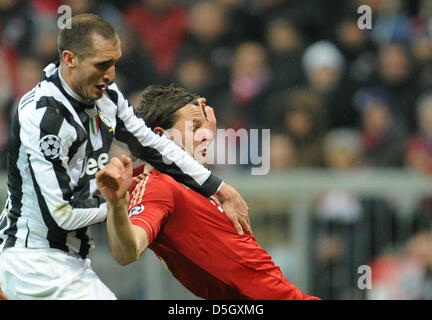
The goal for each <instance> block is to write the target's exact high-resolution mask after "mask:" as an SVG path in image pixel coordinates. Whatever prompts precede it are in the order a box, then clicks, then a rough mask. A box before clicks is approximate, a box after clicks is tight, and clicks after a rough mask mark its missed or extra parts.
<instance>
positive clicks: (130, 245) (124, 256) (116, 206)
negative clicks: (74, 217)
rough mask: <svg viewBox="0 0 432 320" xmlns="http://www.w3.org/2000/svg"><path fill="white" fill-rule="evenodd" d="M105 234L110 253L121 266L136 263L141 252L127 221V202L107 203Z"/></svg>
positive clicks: (123, 200)
mask: <svg viewBox="0 0 432 320" xmlns="http://www.w3.org/2000/svg"><path fill="white" fill-rule="evenodd" d="M107 207H108V216H107V232H108V241H109V245H110V248H111V253H112V255H113V257H114V259H115V260H116V261H117V262H118V263H119V264H121V265H127V264H129V263H132V262H134V261H136V260H137V259H138V258H139V256H140V254H141V251H143V250H140V248H139V245H138V239H137V238H136V236H135V233H134V230H133V226H132V224H131V222H130V221H129V217H128V212H127V201H126V199H121V200H119V201H116V202H115V203H111V202H107Z"/></svg>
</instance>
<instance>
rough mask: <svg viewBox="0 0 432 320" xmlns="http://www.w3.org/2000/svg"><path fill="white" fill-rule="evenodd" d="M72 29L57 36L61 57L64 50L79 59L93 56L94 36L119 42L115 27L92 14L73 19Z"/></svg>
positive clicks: (65, 30)
mask: <svg viewBox="0 0 432 320" xmlns="http://www.w3.org/2000/svg"><path fill="white" fill-rule="evenodd" d="M71 22H72V23H71V28H69V29H68V28H64V29H61V30H60V31H59V32H58V35H57V51H58V54H59V57H60V61H61V59H62V58H61V56H62V52H63V51H64V50H70V51H72V52H73V53H74V54H75V55H76V56H77V57H78V59H83V58H85V57H86V56H89V55H92V54H93V52H94V51H93V42H92V36H93V34H95V33H96V34H98V35H100V36H102V37H103V38H105V39H108V40H112V41H113V42H114V43H115V42H117V41H118V35H117V32H116V30H115V29H114V27H113V26H112V25H111V24H110V23H109V22H107V21H105V20H104V19H102V18H101V17H99V16H97V15H95V14H91V13H85V14H79V15H76V16H73V17H72V20H71Z"/></svg>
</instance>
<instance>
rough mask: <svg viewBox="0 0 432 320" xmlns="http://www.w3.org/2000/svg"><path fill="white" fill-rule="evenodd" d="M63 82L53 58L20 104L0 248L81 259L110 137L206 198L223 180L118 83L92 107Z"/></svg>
mask: <svg viewBox="0 0 432 320" xmlns="http://www.w3.org/2000/svg"><path fill="white" fill-rule="evenodd" d="M68 89H69V88H68V87H67V86H64V85H62V81H61V77H59V71H58V63H57V64H50V65H49V66H47V67H46V68H45V69H44V74H43V77H42V80H41V82H40V83H39V84H38V85H37V86H36V87H34V88H33V89H32V90H31V91H29V92H28V93H27V94H26V95H24V96H23V97H22V99H21V101H20V102H19V105H18V108H17V111H16V113H15V115H14V119H13V122H12V125H11V132H10V142H9V151H8V199H7V202H6V206H5V209H4V210H3V212H2V215H1V218H0V250H4V249H5V248H8V247H14V246H15V247H28V248H57V249H60V250H63V251H66V252H69V253H72V254H76V255H79V256H81V257H83V258H84V257H86V256H87V255H88V253H89V250H90V248H91V247H93V243H92V239H91V234H90V229H89V226H90V225H92V224H95V223H98V222H101V221H104V220H105V218H106V214H107V208H106V204H105V201H104V199H103V198H102V197H101V196H100V195H97V194H95V193H96V190H97V185H96V180H95V174H96V172H97V171H98V170H99V169H102V168H104V167H105V166H106V165H107V163H108V158H109V156H108V153H109V150H110V146H111V144H112V142H113V141H118V142H120V143H122V146H125V145H127V146H128V147H129V150H130V151H131V152H132V154H133V155H135V156H136V157H138V158H140V159H143V160H146V161H147V162H149V163H150V164H152V165H153V166H154V167H155V168H156V169H158V170H160V171H162V172H165V173H167V174H170V175H171V176H173V177H174V178H175V179H176V180H178V181H180V182H182V183H184V184H186V185H188V186H189V187H191V188H193V189H195V190H196V191H198V192H200V193H201V194H203V195H205V196H209V195H211V194H213V193H215V192H216V191H217V189H218V188H219V187H220V185H221V183H222V181H221V180H220V179H219V178H218V177H216V176H214V175H213V174H211V172H210V171H209V170H207V169H206V168H204V167H203V166H202V165H200V164H199V163H198V162H196V161H195V160H194V159H193V158H192V157H191V156H189V155H187V154H186V153H185V152H184V151H183V150H182V149H181V148H180V147H179V146H177V145H176V144H174V143H173V142H172V141H171V140H169V139H167V138H165V137H160V136H159V135H157V134H155V133H153V132H152V131H151V130H150V129H149V128H148V127H147V126H146V125H145V122H144V121H143V120H142V119H141V118H139V117H138V116H137V115H136V114H135V111H134V108H133V107H132V106H130V105H129V103H128V101H127V100H126V99H125V98H124V97H123V95H122V93H121V92H120V91H119V89H118V88H117V86H116V85H115V84H111V85H109V86H108V88H107V90H106V92H105V93H104V95H103V97H102V98H100V99H98V100H97V101H94V102H92V103H90V104H86V103H83V102H81V101H79V100H77V99H75V98H73V97H72V96H71V95H70V94H68V92H70V89H69V91H68Z"/></svg>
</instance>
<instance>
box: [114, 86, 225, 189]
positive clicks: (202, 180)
mask: <svg viewBox="0 0 432 320" xmlns="http://www.w3.org/2000/svg"><path fill="white" fill-rule="evenodd" d="M107 93H108V95H109V96H110V98H111V99H112V100H113V101H114V102H116V103H117V106H118V111H117V125H116V129H115V138H116V140H118V141H120V142H122V143H125V144H127V145H128V147H129V149H130V151H131V152H132V154H133V155H134V156H136V157H138V158H140V159H142V160H145V161H147V162H148V163H150V164H151V165H152V166H153V167H155V168H156V169H157V170H159V171H160V172H163V173H166V174H168V175H170V176H172V177H173V178H174V179H175V180H177V181H179V182H181V183H183V184H185V185H187V186H188V187H190V188H192V189H194V190H195V191H197V192H199V193H201V194H202V195H204V196H206V197H208V196H211V195H212V194H215V193H216V192H217V191H218V190H219V188H220V186H221V185H222V180H221V179H220V178H219V177H217V176H215V175H214V174H212V173H211V172H210V171H209V170H208V169H206V168H205V167H204V166H203V165H201V164H200V163H199V162H197V161H196V160H195V159H193V157H191V156H190V155H189V154H187V153H186V152H185V151H184V150H183V149H182V148H180V147H179V146H178V145H176V144H175V143H174V142H173V141H171V140H170V139H168V138H167V137H165V136H159V135H157V134H155V133H154V132H153V131H152V130H151V129H150V128H149V127H147V125H146V124H145V122H144V120H143V119H141V118H140V117H139V116H138V115H137V114H136V112H135V109H134V108H133V107H132V106H131V105H130V104H129V102H128V101H127V100H126V99H125V98H124V97H123V95H122V93H121V92H120V90H119V89H118V88H117V86H116V85H115V84H112V85H110V87H109V89H108V90H107Z"/></svg>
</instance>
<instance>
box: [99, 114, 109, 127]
mask: <svg viewBox="0 0 432 320" xmlns="http://www.w3.org/2000/svg"><path fill="white" fill-rule="evenodd" d="M99 118H100V119H101V120H102V122H103V123H105V124H106V125H107V126H108V128H111V127H112V123H111V119H110V118H109V117H108V115H107V114H105V113H99Z"/></svg>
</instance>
